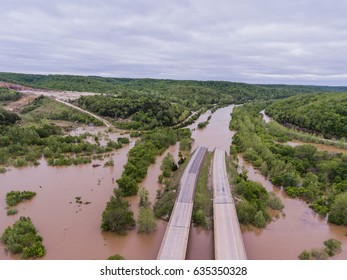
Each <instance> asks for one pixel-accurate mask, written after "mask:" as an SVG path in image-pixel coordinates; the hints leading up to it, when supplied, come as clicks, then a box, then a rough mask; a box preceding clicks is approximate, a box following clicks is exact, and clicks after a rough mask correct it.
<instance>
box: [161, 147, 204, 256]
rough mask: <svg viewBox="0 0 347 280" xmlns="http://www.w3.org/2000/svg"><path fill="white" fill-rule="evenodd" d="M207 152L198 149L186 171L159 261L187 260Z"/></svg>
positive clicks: (200, 148) (201, 148)
mask: <svg viewBox="0 0 347 280" xmlns="http://www.w3.org/2000/svg"><path fill="white" fill-rule="evenodd" d="M206 151H207V149H206V148H203V147H198V148H197V149H196V150H195V152H194V154H193V156H192V158H191V159H190V161H189V163H188V165H187V167H186V169H185V170H184V173H183V175H182V178H181V182H180V190H179V194H178V197H177V199H176V203H175V206H174V208H173V210H172V213H171V217H170V221H169V224H168V226H167V228H166V231H165V235H164V239H163V241H162V244H161V247H160V250H159V253H158V257H157V259H158V260H184V259H185V256H186V250H187V244H188V237H189V230H190V224H191V217H192V211H193V201H194V193H195V186H196V181H197V178H198V175H199V172H200V168H201V164H202V162H203V159H204V156H205V154H206Z"/></svg>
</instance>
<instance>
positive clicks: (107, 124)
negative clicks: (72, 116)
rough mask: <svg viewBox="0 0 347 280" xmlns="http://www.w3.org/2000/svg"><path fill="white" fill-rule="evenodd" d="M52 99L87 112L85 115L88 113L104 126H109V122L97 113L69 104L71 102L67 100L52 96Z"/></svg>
mask: <svg viewBox="0 0 347 280" xmlns="http://www.w3.org/2000/svg"><path fill="white" fill-rule="evenodd" d="M53 99H54V100H55V101H57V102H59V103H62V104H64V105H66V106H69V107H71V108H74V109H76V110H78V111H80V112H82V113H85V114H87V115H90V116H92V117H94V118H96V119H98V120H99V121H102V122H103V123H104V125H105V126H106V127H111V124H110V123H109V122H108V121H107V120H105V119H104V118H102V117H99V116H98V115H95V114H93V113H91V112H89V111H86V110H84V109H82V108H80V107H77V106H75V105H73V104H71V103H69V102H66V101H64V100H60V99H57V98H53Z"/></svg>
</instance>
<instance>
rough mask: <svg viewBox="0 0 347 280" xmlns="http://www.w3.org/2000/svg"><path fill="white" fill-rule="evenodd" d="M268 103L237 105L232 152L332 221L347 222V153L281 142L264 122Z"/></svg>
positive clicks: (232, 124)
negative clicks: (241, 155) (262, 116)
mask: <svg viewBox="0 0 347 280" xmlns="http://www.w3.org/2000/svg"><path fill="white" fill-rule="evenodd" d="M264 106H265V104H262V103H261V102H258V103H257V104H248V105H244V106H242V107H237V108H235V110H234V113H233V118H232V120H231V128H232V129H234V130H236V131H237V133H236V134H235V136H234V140H233V146H232V148H231V152H232V153H233V154H236V153H242V154H243V157H244V158H245V159H246V160H247V161H249V162H251V163H252V164H253V165H254V166H255V167H256V168H257V169H259V170H260V171H261V173H262V174H263V175H265V176H268V177H269V179H270V181H271V182H272V183H273V184H274V185H276V186H282V187H284V190H285V191H286V193H287V194H288V195H290V196H292V197H299V198H302V199H304V200H305V201H306V202H307V203H308V204H309V205H310V207H311V208H312V209H313V210H314V211H315V212H317V213H319V214H321V215H322V216H326V215H327V214H328V217H329V221H330V222H333V223H336V224H345V225H346V224H347V212H346V209H347V196H346V191H347V156H346V155H343V154H341V153H338V154H335V153H328V152H321V151H318V150H317V149H316V148H315V147H314V146H311V145H302V146H297V147H291V146H288V145H284V144H281V143H278V141H279V140H280V139H278V138H277V136H276V133H273V129H274V128H272V130H269V129H268V125H265V124H264V123H263V122H262V119H261V116H260V114H259V111H260V110H261V109H262V108H264Z"/></svg>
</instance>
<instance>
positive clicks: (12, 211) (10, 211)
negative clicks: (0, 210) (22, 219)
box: [7, 209, 18, 216]
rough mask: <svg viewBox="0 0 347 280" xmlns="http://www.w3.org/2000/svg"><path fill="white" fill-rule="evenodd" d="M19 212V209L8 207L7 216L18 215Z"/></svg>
mask: <svg viewBox="0 0 347 280" xmlns="http://www.w3.org/2000/svg"><path fill="white" fill-rule="evenodd" d="M17 213H18V210H17V209H8V210H7V216H11V215H16V214H17Z"/></svg>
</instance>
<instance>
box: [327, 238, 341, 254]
mask: <svg viewBox="0 0 347 280" xmlns="http://www.w3.org/2000/svg"><path fill="white" fill-rule="evenodd" d="M324 246H325V250H326V252H327V253H328V255H329V256H330V257H332V256H335V254H336V253H339V252H341V242H340V241H338V240H336V239H328V240H326V241H324Z"/></svg>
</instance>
